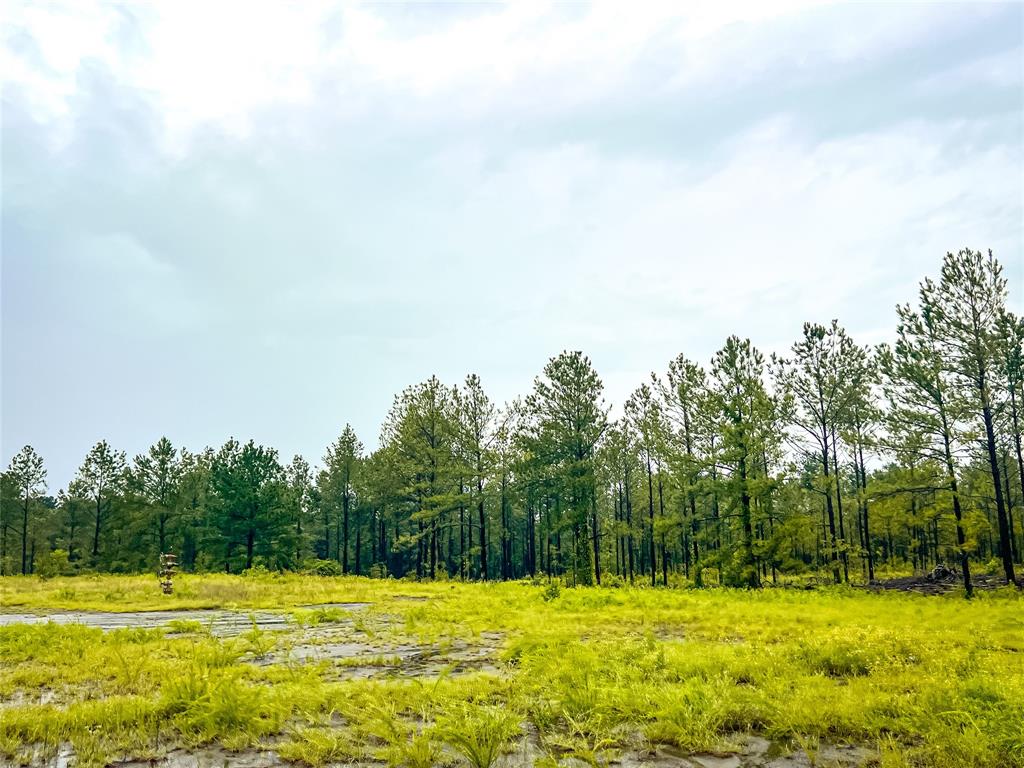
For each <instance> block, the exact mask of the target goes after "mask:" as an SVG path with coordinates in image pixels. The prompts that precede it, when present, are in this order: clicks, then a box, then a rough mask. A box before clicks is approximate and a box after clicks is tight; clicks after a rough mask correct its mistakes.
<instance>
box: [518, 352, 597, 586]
mask: <svg viewBox="0 0 1024 768" xmlns="http://www.w3.org/2000/svg"><path fill="white" fill-rule="evenodd" d="M603 389H604V385H603V384H602V383H601V379H600V377H599V376H598V375H597V372H596V371H595V370H594V368H593V366H592V365H591V363H590V359H589V358H587V357H586V356H585V355H584V354H583V353H582V352H578V351H575V352H563V353H562V354H560V355H558V356H557V357H553V358H551V360H549V361H548V364H547V365H545V366H544V373H543V375H542V376H539V377H537V378H536V379H535V380H534V385H533V393H532V394H531V395H530V396H529V398H528V399H527V408H528V409H529V410H530V412H531V416H532V430H533V434H532V435H531V439H530V441H529V445H530V448H531V452H532V453H533V454H534V455H535V456H536V457H538V459H539V460H540V461H541V462H542V464H544V465H545V466H546V467H547V468H548V470H549V471H550V473H551V478H552V480H553V482H554V486H555V490H556V493H557V499H558V502H559V504H560V505H561V506H564V509H565V511H566V513H567V517H568V530H569V531H570V532H571V533H572V537H573V549H572V555H573V563H572V566H573V576H574V579H575V581H576V583H578V584H591V583H593V582H594V581H595V578H596V580H597V581H598V583H600V558H599V557H597V558H595V554H597V555H599V554H600V546H599V544H600V539H599V536H600V530H599V521H598V519H597V496H596V494H597V488H596V477H595V473H594V449H595V447H596V446H597V444H598V441H599V440H600V439H601V436H602V435H603V434H604V431H605V429H606V427H607V424H608V420H607V419H608V409H607V407H606V406H605V405H604V401H603V399H602V398H601V392H602V391H603ZM588 521H589V523H590V529H591V531H590V534H589V535H588V531H587V528H588ZM591 541H593V543H594V545H595V546H594V548H593V549H592V548H591V547H590V542H591Z"/></svg>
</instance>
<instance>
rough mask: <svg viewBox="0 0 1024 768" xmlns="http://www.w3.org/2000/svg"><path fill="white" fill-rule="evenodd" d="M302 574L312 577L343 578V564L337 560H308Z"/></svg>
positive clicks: (303, 565) (303, 566)
mask: <svg viewBox="0 0 1024 768" xmlns="http://www.w3.org/2000/svg"><path fill="white" fill-rule="evenodd" d="M302 572H303V573H305V574H308V575H310V576H341V563H339V562H338V561H337V560H315V559H311V560H307V561H306V562H304V563H303V564H302Z"/></svg>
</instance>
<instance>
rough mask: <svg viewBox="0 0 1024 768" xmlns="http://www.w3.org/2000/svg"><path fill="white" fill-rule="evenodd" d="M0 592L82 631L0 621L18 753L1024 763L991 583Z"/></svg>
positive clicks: (17, 586) (1012, 669) (57, 759)
mask: <svg viewBox="0 0 1024 768" xmlns="http://www.w3.org/2000/svg"><path fill="white" fill-rule="evenodd" d="M360 603H365V605H359V604H360ZM338 604H345V605H338ZM317 606H319V607H317ZM0 607H2V612H3V613H6V614H11V613H23V614H28V613H36V614H44V615H45V614H52V613H54V612H57V615H55V616H54V617H53V618H54V619H59V620H61V621H68V620H75V621H78V622H82V623H68V624H62V623H57V622H56V621H50V622H43V623H35V624H27V623H21V622H19V623H9V622H10V621H11V619H10V617H8V618H7V622H8V623H7V625H5V626H0V756H2V757H0V761H6V762H7V763H10V764H14V765H19V764H25V765H48V764H53V765H57V764H65V763H72V764H76V765H80V766H98V765H106V764H108V763H111V762H114V761H124V763H123V764H126V765H150V764H157V765H159V764H164V765H176V766H177V765H181V766H184V765H197V764H203V760H206V761H207V763H208V764H211V765H212V764H216V765H218V766H219V765H222V764H224V763H225V762H226V764H231V763H232V762H233V761H236V760H237V762H238V763H239V764H243V763H244V764H245V765H250V766H259V765H264V764H265V765H274V764H279V762H282V761H283V762H293V763H296V764H298V765H308V766H314V767H317V766H325V765H335V764H338V765H344V764H365V765H381V764H386V765H395V766H410V768H416V767H418V766H429V765H440V764H450V765H471V766H489V765H492V764H500V765H507V766H512V765H537V766H555V765H559V764H561V765H581V764H591V765H607V764H616V763H618V764H621V765H643V764H650V765H659V766H669V765H678V766H688V765H693V766H699V765H704V766H711V765H721V766H738V765H751V766H752V765H772V766H783V767H784V766H807V765H814V766H825V765H852V764H864V765H881V766H943V767H948V768H961V767H962V766H991V767H992V768H1006V767H1008V766H1017V765H1024V599H1022V598H1021V595H1020V594H1019V593H1018V592H1017V591H1015V590H1010V589H1004V590H996V591H993V592H989V593H985V594H981V595H979V596H978V597H977V598H976V599H974V600H973V601H970V602H968V601H965V600H963V599H962V598H957V597H954V596H945V597H924V596H920V595H913V594H900V593H889V594H874V593H867V592H862V591H858V590H854V589H839V588H828V589H820V590H810V591H804V590H797V589H777V590H765V591H760V592H743V591H729V590H708V591H696V590H663V589H650V588H647V589H642V588H636V589H629V588H619V589H614V588H592V589H565V588H562V589H559V588H558V587H557V586H551V585H548V584H547V583H538V584H527V583H506V584H455V583H415V582H405V581H390V580H389V581H371V580H368V579H358V578H318V577H304V576H272V575H259V576H254V577H240V576H220V575H206V576H187V575H186V576H181V577H179V578H178V579H177V583H176V591H175V594H174V595H173V596H170V597H168V596H164V595H162V594H160V592H159V588H158V586H157V583H156V578H155V577H152V576H138V577H116V576H96V577H89V576H80V577H75V578H55V579H51V580H40V579H36V578H32V577H8V578H4V579H0ZM155 609H159V610H168V609H174V610H180V611H181V612H182V613H181V614H177V615H176V616H173V617H159V623H160V626H153V622H152V621H144V619H145V614H139V615H138V616H135V615H130V616H123V617H121V618H122V620H121V621H120V622H119V623H121V624H129V625H131V624H133V623H135V622H136V621H138V623H139V624H140V625H142V624H145V625H146V626H145V627H132V626H128V627H125V628H120V629H113V630H105V629H103V628H101V627H99V626H89V625H88V624H89V623H90V622H91V621H92V619H90V618H89V617H88V616H78V615H74V616H68V615H67V614H61V613H60V612H66V611H103V612H134V611H147V610H155ZM203 609H222V611H221V612H210V611H204V610H203ZM225 610H226V611H232V612H241V618H240V619H239V617H238V616H237V615H236V616H235V617H234V619H232V618H231V614H227V613H224V612H223V611H225ZM281 613H283V614H284V621H283V622H282V620H281V619H282V617H281V616H280V615H279V614H281ZM0 618H3V617H2V616H0ZM97 621H99V620H98V619H97ZM93 623H95V622H93ZM100 623H102V622H100ZM132 761H136V762H134V763H133V762H132ZM190 761H191V762H190ZM716 761H717V762H716Z"/></svg>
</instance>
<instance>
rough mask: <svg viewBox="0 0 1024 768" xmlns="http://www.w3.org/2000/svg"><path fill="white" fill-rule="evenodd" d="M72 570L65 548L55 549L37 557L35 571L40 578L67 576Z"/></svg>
mask: <svg viewBox="0 0 1024 768" xmlns="http://www.w3.org/2000/svg"><path fill="white" fill-rule="evenodd" d="M72 570H73V569H72V568H71V561H70V559H69V558H68V553H67V550H64V549H55V550H53V552H49V553H46V554H44V555H43V556H42V557H40V558H39V565H38V567H37V568H36V573H38V574H39V577H40V578H43V579H52V578H53V577H54V576H68V575H70V574H71V573H72Z"/></svg>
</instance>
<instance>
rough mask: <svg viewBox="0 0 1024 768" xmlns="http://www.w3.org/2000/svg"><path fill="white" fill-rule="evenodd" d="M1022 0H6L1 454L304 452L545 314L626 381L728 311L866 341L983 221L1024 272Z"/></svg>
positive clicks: (559, 342)
mask: <svg viewBox="0 0 1024 768" xmlns="http://www.w3.org/2000/svg"><path fill="white" fill-rule="evenodd" d="M769 6H771V7H769ZM679 8H685V9H688V12H687V13H686V14H684V15H678V13H677V10H678V9H679ZM1022 8H1024V6H1022V5H1021V4H1019V3H1015V4H1011V5H1001V6H1000V5H979V4H971V5H962V6H958V5H952V4H925V3H915V4H906V5H882V4H875V3H871V4H867V3H862V4H851V5H845V6H838V7H819V6H816V5H810V4H806V3H792V2H789V3H780V4H774V5H773V4H770V3H764V2H760V1H757V2H750V3H743V4H735V5H730V4H723V3H721V2H715V3H707V4H706V5H696V4H683V3H678V2H667V3H655V2H642V3H626V2H609V3H602V4H599V5H596V6H593V7H589V6H583V5H560V6H551V5H536V4H532V3H529V4H527V3H516V4H515V5H512V6H508V7H505V6H498V5H472V6H471V5H460V6H454V5H422V4H418V5H415V6H401V5H393V4H391V5H379V6H356V5H345V6H342V7H336V6H331V5H328V4H322V3H314V2H305V1H304V2H302V3H285V2H278V3H269V4H263V3H254V2H239V3H228V2H211V1H210V0H204V2H197V3H191V2H182V1H181V0H175V1H174V2H165V3H160V4H136V5H121V6H115V5H98V4H97V5H93V4H90V3H86V2H72V3H70V4H68V6H67V7H63V8H62V7H61V6H60V5H59V4H57V3H53V2H44V3H35V4H31V5H24V6H18V5H8V6H6V7H5V15H6V17H7V23H5V24H4V42H3V53H2V55H3V59H2V61H0V69H2V71H3V73H4V77H5V81H4V83H3V116H2V127H3V158H2V159H3V167H2V182H3V184H2V186H3V189H2V192H3V199H2V212H3V231H2V236H3V242H2V247H3V261H2V267H3V271H2V299H3V316H2V322H3V329H2V333H3V336H2V340H3V350H2V351H3V361H2V363H3V368H2V384H3V389H2V421H3V424H2V457H0V458H2V461H3V463H4V465H6V463H7V462H8V460H9V459H10V457H11V455H12V454H13V453H15V452H16V451H17V450H18V449H19V448H20V447H21V446H22V445H23V444H25V443H31V444H32V445H34V446H35V448H36V449H37V450H38V451H39V452H40V453H41V454H42V455H43V456H44V458H45V460H46V462H47V466H48V467H49V470H50V488H51V491H56V489H57V488H58V487H61V486H63V485H65V484H66V483H67V481H68V480H69V479H70V477H71V476H72V474H73V472H74V470H75V468H76V467H77V466H78V464H79V463H80V462H81V459H82V457H83V456H84V454H85V453H86V451H87V450H88V449H89V447H90V446H91V445H92V444H93V443H95V442H96V441H97V440H99V439H100V438H106V439H107V440H109V441H110V442H111V443H112V444H113V445H114V446H115V447H117V448H119V449H124V450H126V451H128V453H129V455H130V456H131V455H133V454H135V453H138V452H141V451H143V450H144V449H145V448H146V447H147V446H148V445H150V444H151V443H152V442H154V441H155V440H156V439H157V438H159V437H160V436H161V435H164V434H166V435H167V436H168V437H169V438H170V439H171V440H172V441H173V442H174V443H175V444H184V445H186V446H188V447H189V448H192V449H199V448H202V447H203V446H204V445H207V444H209V445H214V446H217V445H220V444H221V443H223V441H224V440H225V439H226V438H227V437H228V436H230V435H234V436H236V437H238V438H240V439H243V440H244V439H247V438H249V437H252V438H255V439H256V440H257V441H260V442H264V443H267V444H270V445H273V446H275V447H277V448H278V449H279V450H280V451H281V454H282V458H283V459H285V460H287V459H289V458H290V457H291V455H292V454H294V453H302V454H304V455H305V456H306V457H307V458H309V459H310V460H311V461H314V462H316V461H318V460H319V457H320V456H321V455H322V454H323V450H324V447H325V446H326V445H327V444H328V443H329V442H330V441H331V440H332V439H334V438H335V437H336V436H337V435H338V434H339V432H340V431H341V429H342V427H343V425H344V424H345V422H346V421H348V422H351V423H352V424H353V425H354V426H355V428H356V430H357V431H358V433H359V434H360V436H361V437H362V439H363V441H364V443H366V444H367V446H368V447H375V446H376V445H377V443H378V437H377V435H378V429H379V425H380V421H381V419H382V418H383V416H384V414H385V413H386V411H387V409H388V407H389V405H390V402H391V398H392V396H393V394H394V393H395V392H397V391H399V390H400V389H401V388H403V387H404V386H406V385H408V384H411V383H414V382H417V381H421V380H423V379H425V378H427V377H428V376H430V375H431V374H437V375H438V376H440V377H441V378H442V379H443V380H445V381H447V382H450V383H455V382H457V381H460V380H461V379H462V378H463V377H464V376H465V374H466V373H468V372H476V373H479V374H480V376H481V377H482V379H483V382H484V385H485V387H486V388H487V389H488V391H489V392H490V393H491V395H492V397H494V398H495V399H496V400H498V401H503V400H505V399H508V398H511V397H513V396H515V395H517V394H521V393H525V392H526V391H528V390H529V388H530V386H531V382H532V379H533V377H534V376H535V375H536V374H537V373H538V372H539V371H540V369H541V368H542V366H543V365H544V363H545V361H546V360H547V359H548V358H549V357H550V356H552V355H554V354H557V353H558V352H559V351H561V350H562V349H565V348H569V349H582V350H584V351H585V352H586V353H587V354H589V355H590V356H591V359H592V360H593V361H594V363H595V365H596V367H597V369H598V371H599V372H600V373H601V375H602V376H603V378H604V381H605V383H606V387H607V390H606V394H607V397H608V400H609V401H610V402H621V401H622V399H624V397H625V396H626V395H628V393H629V392H630V391H631V390H632V389H633V388H634V387H635V386H637V385H638V384H639V383H640V382H641V381H642V380H644V379H645V378H646V376H647V374H648V372H649V371H651V370H659V371H661V370H664V368H665V367H666V363H667V361H668V360H669V359H670V358H671V357H674V356H675V355H676V354H678V353H680V352H685V353H686V354H687V355H689V356H691V357H694V358H697V359H699V360H702V361H705V360H707V359H708V358H709V357H710V356H711V354H712V353H713V352H714V351H715V350H716V349H717V348H718V347H719V346H721V343H722V342H723V340H724V338H725V336H727V335H728V334H730V333H737V334H740V335H743V336H749V337H750V338H751V339H753V341H754V342H755V343H756V344H757V345H759V346H760V347H761V348H762V349H763V350H765V351H772V350H779V351H781V350H784V349H786V348H787V347H788V346H789V345H790V344H791V343H792V341H793V340H794V339H795V338H796V337H797V335H798V334H799V333H800V328H801V325H802V323H803V322H804V321H805V320H814V321H820V322H827V321H828V320H830V319H831V318H832V317H838V318H839V319H840V321H841V322H842V323H844V324H845V325H846V326H847V328H848V329H849V330H850V331H851V333H852V334H853V335H854V337H855V339H856V340H858V341H860V342H862V343H868V342H871V343H874V342H877V341H881V340H883V339H885V338H886V337H887V336H888V334H889V333H890V332H891V329H892V327H893V325H894V311H893V307H894V305H895V304H896V303H897V302H903V301H907V300H912V299H913V298H914V294H915V291H916V285H917V282H918V281H919V280H920V279H921V278H922V277H923V276H924V275H926V274H935V273H936V272H937V268H938V264H939V262H940V261H941V258H942V255H943V254H944V253H945V252H946V251H947V250H957V249H959V248H962V247H965V246H970V247H973V248H989V247H991V248H992V249H994V250H995V252H996V254H997V256H999V257H1000V259H1001V260H1002V261H1003V263H1004V265H1005V266H1006V268H1007V272H1008V275H1009V277H1010V279H1011V291H1013V293H1014V300H1013V301H1014V304H1015V305H1016V306H1019V305H1020V298H1021V282H1022V274H1024V269H1022V261H1024V234H1022V214H1024V210H1022V208H1024V206H1022V197H1024V188H1022V184H1024V182H1022V178H1024V160H1022V157H1024V155H1022V145H1024V142H1022V130H1024V122H1022V111H1024V104H1022V87H1024V76H1022V65H1024V64H1022V63H1024V54H1022V24H1024V16H1022Z"/></svg>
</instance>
